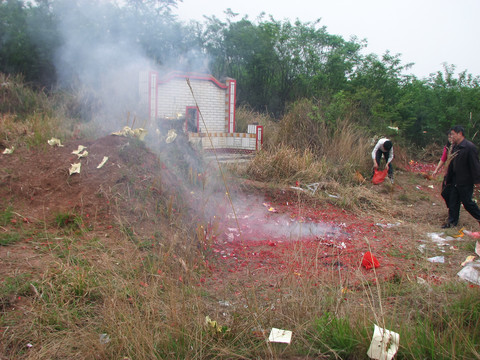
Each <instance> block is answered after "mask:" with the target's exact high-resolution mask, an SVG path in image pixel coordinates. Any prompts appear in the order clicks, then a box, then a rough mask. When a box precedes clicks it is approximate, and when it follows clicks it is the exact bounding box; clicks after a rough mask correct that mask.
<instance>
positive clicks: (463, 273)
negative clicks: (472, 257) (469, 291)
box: [457, 261, 480, 285]
mask: <svg viewBox="0 0 480 360" xmlns="http://www.w3.org/2000/svg"><path fill="white" fill-rule="evenodd" d="M477 268H480V262H479V261H475V262H470V263H468V264H466V266H464V267H463V269H462V270H460V271H459V272H458V273H457V276H459V277H460V278H462V279H463V280H466V281H469V282H471V283H473V284H476V285H480V271H479V270H478V269H477Z"/></svg>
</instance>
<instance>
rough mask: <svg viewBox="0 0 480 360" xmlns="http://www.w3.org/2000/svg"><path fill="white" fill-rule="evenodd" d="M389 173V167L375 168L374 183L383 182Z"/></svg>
mask: <svg viewBox="0 0 480 360" xmlns="http://www.w3.org/2000/svg"><path fill="white" fill-rule="evenodd" d="M387 173H388V169H385V170H383V171H380V170H375V173H374V174H373V178H372V183H373V184H375V185H378V184H381V183H382V182H383V180H385V177H386V176H387Z"/></svg>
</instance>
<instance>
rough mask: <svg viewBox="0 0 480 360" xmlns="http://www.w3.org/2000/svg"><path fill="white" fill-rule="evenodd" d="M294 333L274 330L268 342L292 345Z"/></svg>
mask: <svg viewBox="0 0 480 360" xmlns="http://www.w3.org/2000/svg"><path fill="white" fill-rule="evenodd" d="M292 334H293V333H292V331H290V330H282V329H277V328H272V331H270V336H269V337H268V341H270V342H279V343H285V344H290V342H291V341H292Z"/></svg>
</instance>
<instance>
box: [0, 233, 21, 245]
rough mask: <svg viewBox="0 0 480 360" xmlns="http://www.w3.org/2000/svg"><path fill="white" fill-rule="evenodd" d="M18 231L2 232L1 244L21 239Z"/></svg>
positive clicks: (12, 242)
mask: <svg viewBox="0 0 480 360" xmlns="http://www.w3.org/2000/svg"><path fill="white" fill-rule="evenodd" d="M20 239H21V238H20V234H18V233H0V246H7V245H11V244H14V243H16V242H18V241H20Z"/></svg>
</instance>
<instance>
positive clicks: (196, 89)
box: [157, 78, 225, 132]
mask: <svg viewBox="0 0 480 360" xmlns="http://www.w3.org/2000/svg"><path fill="white" fill-rule="evenodd" d="M190 85H191V86H192V89H193V93H194V95H195V99H196V100H197V105H198V108H199V109H200V112H201V116H200V119H199V132H206V130H205V125H204V123H203V121H202V116H203V120H204V121H205V124H206V126H207V128H208V131H209V132H218V131H222V132H223V131H225V89H221V88H219V87H218V86H217V85H215V84H214V83H213V82H212V81H208V80H199V79H190ZM157 99H158V100H157V117H158V118H165V117H172V116H175V115H176V114H182V115H185V109H186V107H187V106H195V105H196V104H195V100H194V98H193V96H192V93H191V91H190V88H189V86H188V84H187V81H186V79H185V78H173V79H170V80H169V81H167V82H165V83H160V84H159V85H158V94H157Z"/></svg>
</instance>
